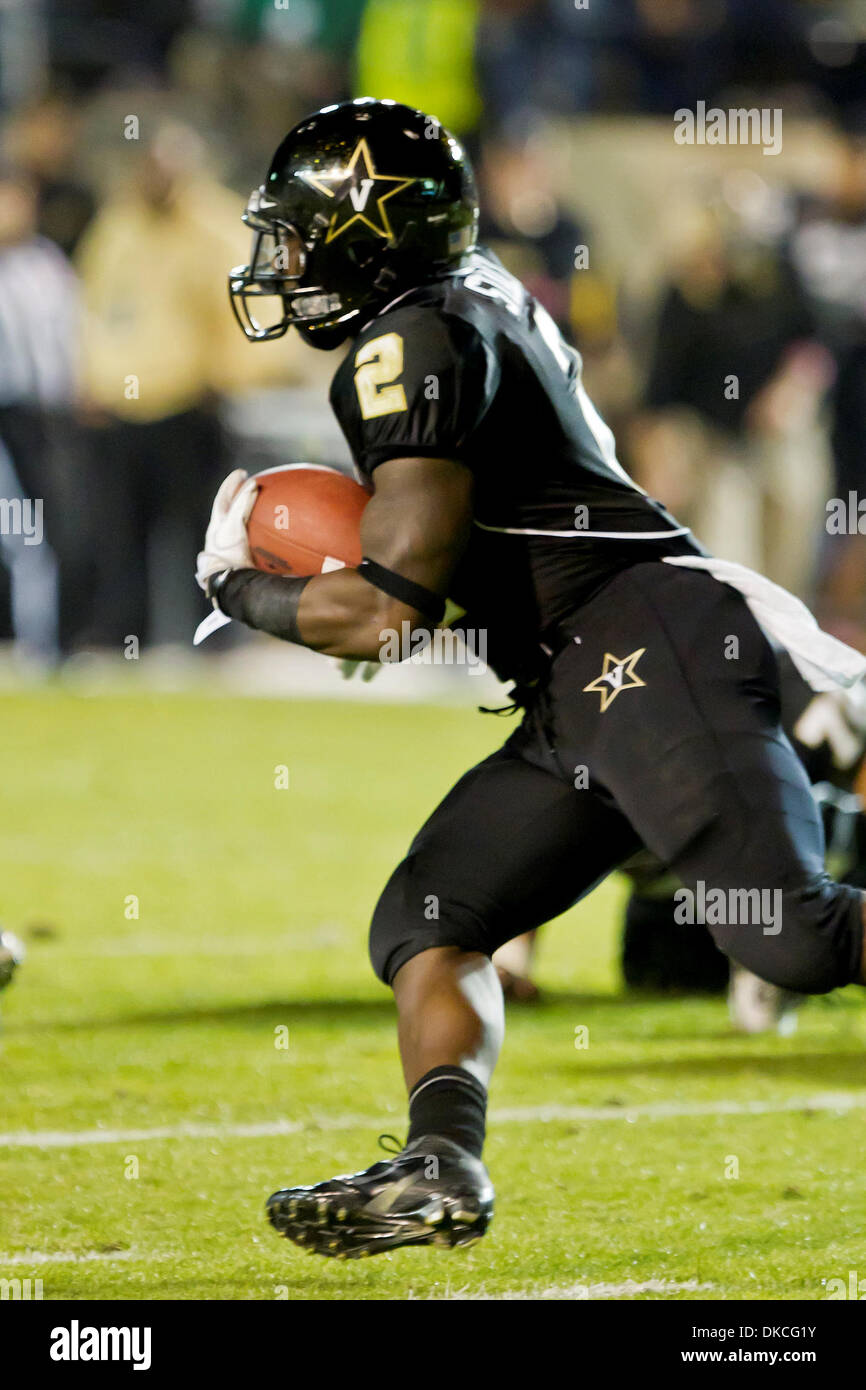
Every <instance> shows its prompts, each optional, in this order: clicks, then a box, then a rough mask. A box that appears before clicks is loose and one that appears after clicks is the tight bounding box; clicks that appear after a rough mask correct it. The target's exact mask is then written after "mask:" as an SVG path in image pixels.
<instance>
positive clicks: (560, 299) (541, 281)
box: [479, 141, 616, 352]
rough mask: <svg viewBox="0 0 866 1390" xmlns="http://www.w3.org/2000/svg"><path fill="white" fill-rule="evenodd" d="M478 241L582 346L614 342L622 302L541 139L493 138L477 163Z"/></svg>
mask: <svg viewBox="0 0 866 1390" xmlns="http://www.w3.org/2000/svg"><path fill="white" fill-rule="evenodd" d="M479 184H480V196H481V222H480V227H479V237H480V240H481V241H482V242H483V243H484V244H485V245H487V246H489V247H490V249H491V250H492V251H493V252H495V254H496V255H497V256H499V258H500V260H501V261H502V262H503V264H504V265H506V266H507V267H508V269H509V270H510V271H511V272H512V274H514V275H517V276H518V277H519V278H520V279H521V280H522V281H523V282H524V284H525V285H526V287H527V289H529V290H530V292H531V293H532V294H534V295H535V296H536V298H537V299H538V300H539V302H540V303H541V304H543V305H544V307H545V309H546V310H547V312H548V313H549V314H550V316H551V318H552V319H553V320H554V322H555V323H556V325H557V327H558V328H559V329H560V330H561V332H562V333H563V334H564V335H565V337H566V338H567V339H568V340H569V341H571V342H574V343H576V345H577V346H578V347H579V348H580V349H581V351H582V352H593V351H594V350H601V349H604V348H606V347H608V346H609V344H610V342H611V339H612V337H613V335H614V333H615V331H616V300H615V295H614V292H613V288H612V286H611V284H610V282H609V280H608V279H606V277H605V276H604V275H603V273H601V272H600V271H599V270H598V269H597V267H596V261H597V260H598V258H599V257H598V252H597V248H596V249H595V252H594V254H592V255H591V253H590V248H589V246H588V244H587V233H586V231H585V229H584V228H582V227H581V226H580V225H579V224H578V223H577V222H576V221H575V219H574V218H573V217H572V216H571V214H570V213H569V212H567V211H566V210H565V209H564V208H563V206H562V204H561V202H560V201H559V199H558V198H557V196H556V193H555V183H554V180H553V178H552V177H551V174H550V170H549V169H548V167H547V161H546V159H545V156H544V151H543V150H542V149H541V148H539V142H538V141H532V142H525V143H524V144H522V145H516V144H515V145H507V144H504V143H501V144H500V143H491V144H488V145H486V146H485V147H484V151H483V154H482V158H481V163H480V168H479Z"/></svg>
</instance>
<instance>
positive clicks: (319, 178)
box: [298, 139, 416, 244]
mask: <svg viewBox="0 0 866 1390" xmlns="http://www.w3.org/2000/svg"><path fill="white" fill-rule="evenodd" d="M298 178H301V179H303V180H304V183H306V184H308V185H309V187H310V188H314V189H315V190H316V192H317V193H322V194H323V195H324V196H325V197H326V198H332V199H334V201H335V202H336V203H337V204H338V205H339V206H338V207H337V208H336V210H335V211H334V213H333V214H332V216H331V221H330V224H329V226H328V234H327V236H326V237H325V242H326V244H327V242H329V241H333V240H334V239H335V237H338V236H339V235H340V233H341V232H345V231H346V228H347V227H351V226H352V224H353V223H354V222H363V223H364V226H365V227H369V229H370V231H371V232H375V233H376V234H377V235H378V236H381V237H387V238H388V239H389V240H390V239H391V236H392V233H391V224H390V222H389V221H388V212H387V209H386V207H385V203H386V201H387V199H388V198H393V197H394V194H395V193H401V192H402V191H403V189H404V188H408V187H409V185H410V183H415V182H416V180H415V179H406V178H403V177H402V176H401V175H400V174H380V173H379V171H378V170H377V169H376V168H375V167H374V165H373V156H372V155H371V153H370V147H369V145H368V144H367V141H366V140H363V139H362V140H359V141H358V143H357V145H356V146H355V148H354V150H353V151H352V157H351V159H350V160H349V163H348V164H347V165H346V166H345V167H343V166H342V165H339V166H335V167H334V168H333V169H323V170H322V172H321V173H313V172H312V171H311V170H309V171H308V170H304V171H302V172H299V173H298Z"/></svg>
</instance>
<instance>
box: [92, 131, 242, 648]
mask: <svg viewBox="0 0 866 1390" xmlns="http://www.w3.org/2000/svg"><path fill="white" fill-rule="evenodd" d="M128 158H129V161H130V164H131V166H132V167H131V170H130V178H129V182H128V186H127V187H126V189H125V190H124V191H121V192H118V193H116V194H115V195H113V196H112V197H111V198H110V199H109V200H108V202H107V203H106V204H105V205H104V207H102V208H101V210H100V211H99V212H98V213H97V215H96V218H95V219H94V221H93V222H92V224H91V226H90V228H89V230H88V232H87V233H86V235H85V237H84V240H83V242H82V246H81V251H80V258H79V264H80V269H81V274H82V280H83V288H84V298H85V308H86V320H85V354H84V380H83V391H84V401H85V409H86V411H87V414H88V418H89V420H90V423H91V425H92V427H93V428H92V445H93V467H94V480H93V488H92V501H93V506H94V507H95V509H96V511H97V513H98V517H99V525H98V528H97V529H98V532H99V552H98V577H97V588H96V595H95V605H94V611H93V615H92V622H91V629H90V632H89V634H88V636H89V640H90V641H91V642H93V643H94V644H109V645H116V644H119V643H120V642H121V641H122V639H123V638H124V637H126V636H127V635H130V634H132V635H135V636H137V637H138V638H139V639H140V640H142V641H144V640H147V638H148V637H149V636H150V635H152V634H151V631H150V629H151V616H152V613H151V602H150V599H151V598H152V597H153V594H154V587H153V586H154V583H156V582H157V580H158V581H159V582H160V583H162V584H163V585H164V586H167V591H168V592H169V593H170V594H171V595H172V601H171V605H170V609H169V611H168V613H167V614H165V616H166V617H167V618H168V620H169V622H170V632H169V634H166V633H165V632H163V634H162V635H163V636H165V635H173V636H175V637H177V638H178V639H183V640H186V639H187V638H188V635H189V630H190V626H191V624H192V623H193V622H194V618H195V613H196V611H197V610H196V608H194V607H193V603H194V602H195V594H194V591H193V590H192V587H191V579H190V576H191V574H192V570H193V567H194V561H195V554H196V551H197V549H198V543H199V541H200V538H201V534H202V529H203V527H204V525H205V523H206V520H207V515H208V508H209V503H210V499H211V497H212V494H213V492H214V490H215V488H216V486H217V485H218V483H219V481H220V479H221V477H222V476H223V474H224V473H225V472H226V471H227V463H226V457H225V440H224V438H223V431H222V428H221V424H220V420H219V415H218V410H217V405H218V402H219V398H220V396H221V395H222V393H223V392H224V391H225V390H226V389H229V388H235V387H238V386H239V385H242V384H243V383H244V381H245V379H246V378H247V376H248V373H249V368H250V366H254V363H251V362H250V353H249V352H248V351H247V352H245V351H244V348H245V346H246V345H245V344H244V341H243V338H242V336H241V334H240V333H239V332H238V330H237V327H236V325H235V323H234V321H233V319H232V316H231V312H230V309H229V305H228V298H227V293H226V273H227V270H228V269H229V268H230V266H231V265H232V264H234V263H236V262H237V261H238V260H240V259H241V258H242V244H243V240H245V238H244V237H242V240H241V244H239V240H238V233H240V232H242V228H241V226H240V222H239V220H238V219H239V212H240V209H241V206H242V205H241V203H240V201H239V200H237V199H235V197H234V196H233V195H231V194H229V193H227V192H226V191H225V190H224V189H222V188H221V187H220V186H219V185H218V184H216V183H214V182H213V181H212V180H211V179H210V178H208V177H207V176H206V175H205V174H204V172H203V170H202V168H201V148H200V142H199V140H198V137H197V136H196V135H195V134H194V132H193V131H192V130H191V129H189V128H188V127H187V126H184V125H181V124H179V123H177V122H169V123H166V124H164V125H163V126H161V127H160V128H158V129H157V130H156V132H155V133H154V135H153V137H152V139H151V140H150V141H149V142H147V143H146V145H145V147H144V149H143V150H142V151H141V153H138V152H137V151H134V150H133V149H131V150H130V153H129V155H128ZM155 545H156V546H157V547H159V546H161V547H162V548H161V551H160V558H159V560H158V562H156V563H155V552H154V546H155ZM169 571H170V573H169ZM148 576H150V580H151V584H150V589H149V587H148ZM184 596H186V598H185V597H184ZM163 611H164V610H163Z"/></svg>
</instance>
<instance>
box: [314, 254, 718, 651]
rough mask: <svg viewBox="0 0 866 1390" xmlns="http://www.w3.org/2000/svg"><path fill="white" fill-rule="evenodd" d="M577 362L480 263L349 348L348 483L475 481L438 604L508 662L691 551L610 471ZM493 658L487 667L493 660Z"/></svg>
mask: <svg viewBox="0 0 866 1390" xmlns="http://www.w3.org/2000/svg"><path fill="white" fill-rule="evenodd" d="M581 365H582V364H581V358H580V354H579V353H578V352H576V351H575V350H574V349H573V348H571V347H569V346H568V345H567V344H566V342H565V341H564V339H563V338H562V335H561V334H560V332H559V330H558V329H557V328H556V326H555V324H554V323H553V320H552V319H551V318H550V315H549V314H548V313H547V311H546V310H545V309H544V308H543V307H542V306H541V305H540V304H539V303H538V302H537V301H536V300H535V299H534V298H533V296H532V295H530V294H529V292H528V291H527V290H526V289H525V288H524V287H523V285H522V284H521V283H520V281H519V280H517V279H515V277H514V276H513V275H510V274H509V273H508V272H507V271H506V270H505V269H504V267H503V266H502V265H501V264H500V263H499V262H498V261H497V260H496V258H495V257H494V256H492V255H491V254H490V253H489V252H483V251H480V252H477V253H475V254H474V255H473V256H472V257H471V258H470V259H469V262H468V264H466V265H465V266H463V267H461V268H460V269H457V270H454V271H452V272H451V273H449V274H447V275H445V276H443V277H442V278H441V279H438V280H435V281H433V282H431V283H429V284H425V285H423V286H419V287H417V288H415V289H412V290H410V291H408V292H407V293H405V294H403V295H401V296H399V297H398V298H397V299H395V300H393V301H392V302H391V303H390V304H388V305H387V306H386V307H385V308H384V309H383V310H382V311H381V312H380V313H379V314H378V315H377V316H376V317H375V318H373V319H372V320H371V321H370V322H369V323H367V324H366V326H365V327H364V329H363V330H362V331H361V333H360V334H359V335H358V337H357V338H356V339H355V340H354V342H353V344H352V346H351V349H350V351H349V353H348V355H347V357H346V358H345V359H344V360H343V362H342V363H341V365H340V367H339V368H338V370H337V373H336V375H335V377H334V381H333V384H332V387H331V406H332V408H333V410H334V413H335V415H336V417H337V420H338V421H339V424H340V426H341V428H342V430H343V433H344V434H345V436H346V439H347V441H348V444H349V447H350V449H351V452H352V456H353V458H354V460H355V463H356V465H357V467H358V469H359V470H360V472H361V474H362V475H364V476H367V477H370V476H371V475H372V474H373V472H374V470H375V469H376V467H377V466H378V464H380V463H382V462H384V461H385V460H386V459H393V458H409V457H415V458H417V457H422V456H427V457H434V458H453V459H458V460H460V461H461V462H462V463H464V464H465V465H466V466H467V467H468V468H471V470H472V473H473V475H474V480H475V486H474V499H475V500H474V525H473V528H472V536H471V539H470V542H469V545H468V547H467V550H466V553H465V555H464V558H463V561H462V563H461V565H460V567H459V570H458V573H457V575H456V576H455V579H454V583H453V585H452V590H453V591H452V593H451V594H450V595H449V597H450V598H452V599H453V600H454V601H455V602H456V603H458V604H459V605H460V606H461V607H463V608H465V609H466V610H467V611H468V613H469V615H470V616H471V620H472V623H473V624H474V625H475V626H476V627H484V628H485V629H486V630H487V632H488V642H489V644H490V647H491V664H492V665H493V666H494V669H497V670H498V671H499V672H500V674H502V673H503V671H504V672H505V673H507V674H508V675H518V674H519V673H520V672H521V671H522V670H525V663H524V662H523V661H522V660H521V652H523V653H524V654H525V653H526V652H528V651H530V650H537V648H538V644H539V643H540V642H542V641H544V640H545V639H548V640H549V639H550V636H551V634H553V633H555V632H557V631H559V630H561V628H562V625H563V624H564V623H566V622H567V620H568V619H569V618H570V616H571V615H572V614H574V613H575V611H576V610H577V609H578V608H579V607H580V605H581V604H582V603H584V602H585V601H586V600H587V599H588V598H589V597H591V595H592V594H594V593H595V592H596V591H597V590H598V589H599V588H600V587H601V586H602V585H603V584H604V583H605V582H606V581H607V580H608V579H610V578H611V577H612V576H613V575H614V574H616V573H617V572H618V571H619V570H621V569H623V568H625V567H626V566H629V565H632V564H636V563H640V562H642V561H644V560H648V559H652V558H653V557H661V556H663V555H673V554H676V555H681V554H689V553H701V551H700V547H699V546H698V545H697V543H696V542H695V541H694V539H693V538H692V537H691V535H690V533H689V531H688V530H687V528H685V527H683V526H680V525H679V524H678V523H677V522H676V520H675V519H674V518H673V517H672V516H671V515H670V514H669V513H668V512H667V511H666V510H665V509H664V507H662V506H661V504H660V503H658V502H655V501H653V500H652V499H650V498H649V497H647V496H646V494H645V493H644V492H643V491H642V490H641V489H640V488H639V487H638V486H637V484H636V483H634V482H633V481H632V480H631V479H630V478H629V477H628V475H627V474H626V473H625V471H624V470H623V468H622V467H621V465H620V463H619V462H618V460H617V457H616V453H615V448H614V440H613V435H612V434H611V431H610V430H609V428H608V427H607V425H606V424H605V423H604V421H603V420H602V419H601V417H600V416H599V414H598V412H597V411H596V410H595V407H594V406H593V404H592V402H591V401H590V399H589V397H588V396H587V394H586V391H585V389H584V387H583V384H582V381H581ZM497 656H498V660H497Z"/></svg>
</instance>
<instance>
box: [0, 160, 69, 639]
mask: <svg viewBox="0 0 866 1390" xmlns="http://www.w3.org/2000/svg"><path fill="white" fill-rule="evenodd" d="M36 212H37V206H36V194H35V190H34V188H33V185H32V183H31V181H30V180H29V178H28V177H27V175H26V174H23V173H21V172H20V171H17V170H14V169H12V168H10V167H8V166H7V167H0V494H2V505H3V514H2V525H0V555H2V560H3V563H4V565H5V566H6V567H7V569H8V573H9V579H10V590H11V620H12V631H13V633H14V636H15V638H16V641H17V642H18V643H19V644H20V648H21V650H22V651H23V653H24V654H25V655H26V656H28V657H31V658H33V659H35V660H37V661H39V662H41V663H51V662H52V661H53V660H54V659H55V657H56V656H57V652H58V641H59V638H58V625H59V610H58V573H57V553H56V552H58V551H59V552H60V553H61V555H63V554H64V546H63V540H64V538H65V537H66V535H67V531H68V528H69V521H70V518H69V516H68V513H67V512H66V508H65V506H64V505H63V495H62V488H61V482H62V479H61V474H62V472H63V464H64V461H67V460H68V458H69V455H68V453H67V452H66V450H67V449H68V432H69V413H70V404H71V401H72V396H73V391H74V368H73V363H74V359H75V353H76V348H77V331H78V295H77V286H76V281H75V277H74V275H73V273H72V269H71V267H70V265H69V263H68V261H67V260H66V258H65V256H64V255H63V254H62V252H61V251H60V250H59V249H58V248H57V247H56V246H54V245H53V244H52V243H51V242H50V241H48V240H47V239H46V238H45V237H42V236H40V235H38V233H37V232H36Z"/></svg>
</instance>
